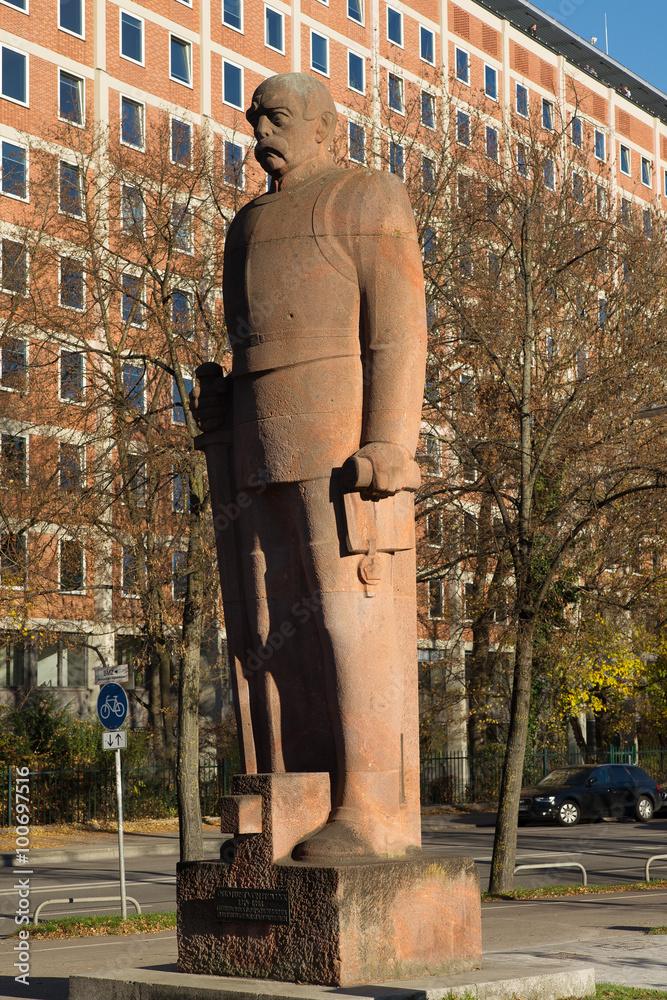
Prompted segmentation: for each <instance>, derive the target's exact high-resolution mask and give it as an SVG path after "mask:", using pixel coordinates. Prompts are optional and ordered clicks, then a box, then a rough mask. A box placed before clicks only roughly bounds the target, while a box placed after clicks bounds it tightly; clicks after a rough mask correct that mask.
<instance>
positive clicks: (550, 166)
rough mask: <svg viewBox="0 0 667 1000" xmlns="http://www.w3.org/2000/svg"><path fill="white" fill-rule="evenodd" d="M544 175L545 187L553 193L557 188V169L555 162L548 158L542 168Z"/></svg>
mask: <svg viewBox="0 0 667 1000" xmlns="http://www.w3.org/2000/svg"><path fill="white" fill-rule="evenodd" d="M542 174H543V177H544V186H545V188H548V189H549V190H550V191H553V190H554V188H555V187H556V167H555V164H554V161H553V160H551V159H549V158H547V159H546V160H545V161H544V167H543V168H542Z"/></svg>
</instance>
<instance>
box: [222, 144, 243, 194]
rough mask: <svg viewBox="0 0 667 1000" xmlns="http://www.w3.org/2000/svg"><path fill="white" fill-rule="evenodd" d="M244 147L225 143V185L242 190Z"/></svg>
mask: <svg viewBox="0 0 667 1000" xmlns="http://www.w3.org/2000/svg"><path fill="white" fill-rule="evenodd" d="M243 159H244V154H243V146H239V145H238V144H237V143H235V142H229V140H226V141H225V184H231V186H232V187H235V188H238V189H239V190H242V188H243V184H244V178H243Z"/></svg>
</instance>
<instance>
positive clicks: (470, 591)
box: [463, 583, 475, 622]
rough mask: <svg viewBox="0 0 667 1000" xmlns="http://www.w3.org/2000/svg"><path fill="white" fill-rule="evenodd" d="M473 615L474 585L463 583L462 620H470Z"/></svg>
mask: <svg viewBox="0 0 667 1000" xmlns="http://www.w3.org/2000/svg"><path fill="white" fill-rule="evenodd" d="M474 617H475V586H474V584H472V583H466V584H464V585H463V620H464V621H466V622H472V620H473V618H474Z"/></svg>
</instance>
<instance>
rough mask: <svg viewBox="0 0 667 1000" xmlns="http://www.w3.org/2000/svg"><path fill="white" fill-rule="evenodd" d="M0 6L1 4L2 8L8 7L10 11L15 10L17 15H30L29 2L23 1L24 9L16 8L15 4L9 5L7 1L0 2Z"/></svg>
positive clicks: (1, 0) (0, 0)
mask: <svg viewBox="0 0 667 1000" xmlns="http://www.w3.org/2000/svg"><path fill="white" fill-rule="evenodd" d="M0 4H2V6H3V7H9V9H10V10H17V11H18V12H19V14H29V13H30V3H29V0H25V7H17V6H16V4H15V3H10V2H9V0H0Z"/></svg>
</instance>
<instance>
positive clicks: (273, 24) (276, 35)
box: [264, 7, 285, 54]
mask: <svg viewBox="0 0 667 1000" xmlns="http://www.w3.org/2000/svg"><path fill="white" fill-rule="evenodd" d="M264 44H265V45H266V47H267V48H269V49H274V50H275V51H276V52H280V53H281V54H284V53H285V18H284V16H283V15H282V14H280V13H278V11H277V10H273V8H272V7H265V8H264Z"/></svg>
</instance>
